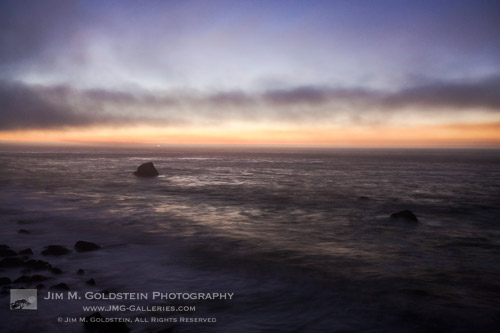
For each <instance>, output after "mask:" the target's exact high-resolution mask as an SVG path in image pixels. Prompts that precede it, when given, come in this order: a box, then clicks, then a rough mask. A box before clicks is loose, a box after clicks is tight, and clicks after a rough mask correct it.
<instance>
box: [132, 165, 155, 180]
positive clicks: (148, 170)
mask: <svg viewBox="0 0 500 333" xmlns="http://www.w3.org/2000/svg"><path fill="white" fill-rule="evenodd" d="M134 175H135V176H137V177H156V176H158V175H159V173H158V170H156V168H155V166H154V165H153V162H147V163H143V164H141V165H140V166H139V167H138V168H137V171H136V172H134Z"/></svg>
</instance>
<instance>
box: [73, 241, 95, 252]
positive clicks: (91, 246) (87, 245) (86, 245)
mask: <svg viewBox="0 0 500 333" xmlns="http://www.w3.org/2000/svg"><path fill="white" fill-rule="evenodd" d="M100 248H101V247H100V246H99V245H97V244H95V243H92V242H86V241H78V242H76V243H75V250H76V251H78V252H88V251H95V250H99V249H100Z"/></svg>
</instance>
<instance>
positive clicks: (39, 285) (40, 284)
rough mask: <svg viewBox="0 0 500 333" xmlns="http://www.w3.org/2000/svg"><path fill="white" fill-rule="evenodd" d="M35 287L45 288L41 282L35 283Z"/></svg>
mask: <svg viewBox="0 0 500 333" xmlns="http://www.w3.org/2000/svg"><path fill="white" fill-rule="evenodd" d="M35 288H36V289H44V288H45V285H44V284H43V283H39V284H37V285H36V287H35Z"/></svg>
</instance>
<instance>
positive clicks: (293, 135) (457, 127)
mask: <svg viewBox="0 0 500 333" xmlns="http://www.w3.org/2000/svg"><path fill="white" fill-rule="evenodd" d="M0 142H4V143H8V142H30V143H33V142H38V143H43V142H52V143H57V142H59V143H91V144H92V143H94V144H95V143H102V144H106V143H109V144H115V143H137V144H139V143H151V144H222V145H231V144H245V145H305V146H308V145H310V146H373V147H420V146H425V147H438V146H443V147H445V146H471V147H474V146H477V147H480V146H489V147H500V122H491V123H479V124H470V123H467V124H448V125H418V126H387V125H386V126H382V125H380V126H369V127H368V126H366V127H363V126H357V127H354V126H353V127H339V128H335V127H327V128H325V127H324V128H310V127H309V128H308V127H297V128H292V127H284V128H275V127H272V126H261V127H244V126H243V127H233V128H231V127H228V128H224V129H222V128H207V127H203V128H195V127H189V128H161V127H154V126H135V127H122V128H113V127H108V128H106V127H96V128H67V129H59V130H22V131H5V132H0Z"/></svg>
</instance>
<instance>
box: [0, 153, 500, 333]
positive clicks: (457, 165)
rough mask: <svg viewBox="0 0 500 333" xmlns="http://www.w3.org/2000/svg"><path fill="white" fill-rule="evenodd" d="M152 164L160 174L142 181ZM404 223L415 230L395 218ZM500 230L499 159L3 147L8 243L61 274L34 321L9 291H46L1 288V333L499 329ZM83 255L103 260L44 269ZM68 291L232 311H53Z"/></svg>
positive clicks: (3, 218)
mask: <svg viewBox="0 0 500 333" xmlns="http://www.w3.org/2000/svg"><path fill="white" fill-rule="evenodd" d="M149 161H152V162H153V163H154V165H155V166H156V168H157V169H158V171H159V172H160V176H159V177H156V178H152V179H144V178H138V177H135V176H133V175H132V173H133V172H134V171H135V170H136V169H137V167H138V166H139V165H140V164H141V163H144V162H149ZM405 209H409V210H411V211H412V212H414V213H415V215H416V216H417V217H418V220H419V222H418V223H411V222H407V221H402V220H396V221H395V220H391V219H390V218H389V216H390V215H391V213H394V212H397V211H401V210H405ZM499 217H500V150H494V149H490V150H486V149H485V150H479V149H476V150H472V149H471V150H464V149H319V148H318V149H313V148H309V149H306V148H250V147H244V148H235V147H231V148H223V147H220V148H216V147H167V148H165V147H153V148H97V147H93V148H88V147H87V148H85V147H42V148H40V147H39V148H27V147H7V146H4V147H0V223H1V225H2V228H1V231H0V235H1V239H0V244H6V245H8V246H9V247H10V248H11V249H13V250H15V251H20V250H22V249H25V248H31V249H32V250H33V252H34V254H33V255H32V256H31V257H33V258H35V259H42V260H47V261H49V262H50V263H51V264H52V265H54V266H58V267H60V268H61V270H62V271H63V273H62V274H53V273H51V272H42V273H39V274H43V275H45V276H46V278H47V280H46V281H44V282H43V284H44V288H41V289H40V290H39V291H38V293H39V302H38V310H37V311H36V314H34V315H33V314H32V315H30V316H29V317H27V316H26V315H23V314H21V315H20V314H18V313H12V311H10V310H9V309H8V299H9V294H8V289H10V288H20V287H25V288H34V284H33V283H31V284H30V283H24V284H23V283H22V282H18V283H14V282H13V283H11V284H8V285H5V286H3V287H2V288H3V289H2V292H3V293H2V294H1V295H0V303H1V304H4V305H2V307H1V308H0V317H1V319H2V320H1V321H0V331H5V332H7V331H9V332H26V331H30V330H32V331H54V332H59V331H60V332H68V331H75V332H80V331H81V332H84V328H83V325H82V324H80V323H60V322H58V318H60V317H64V318H66V317H75V316H81V315H83V316H86V315H89V314H90V312H89V313H86V312H85V311H84V310H83V309H82V306H84V305H114V304H128V305H130V304H132V305H144V306H146V305H147V306H150V305H158V306H160V305H174V306H193V307H195V308H196V310H194V311H191V310H189V309H188V310H183V311H177V312H176V311H174V312H168V313H165V312H162V313H158V312H149V311H147V310H144V309H142V310H141V311H110V312H105V311H104V310H102V311H100V312H101V314H102V315H103V316H104V317H120V318H131V319H134V318H137V317H140V318H144V321H143V322H131V323H128V324H127V325H128V327H129V328H130V329H131V330H132V332H160V331H161V332H167V331H169V330H170V331H173V332H339V333H340V332H433V331H435V332H491V331H494V330H497V329H498V328H499V327H500V279H499V277H500V264H499V263H500V218H499ZM20 229H25V230H27V231H28V232H29V234H24V233H19V230H20ZM78 240H86V241H91V242H95V243H97V244H99V245H100V246H102V248H101V249H100V250H98V251H92V252H85V253H78V252H76V251H73V252H72V253H70V254H68V255H64V256H58V257H48V256H43V255H42V254H41V251H42V250H43V248H44V247H45V246H47V245H51V244H54V245H62V246H65V247H67V248H68V249H73V245H74V243H75V242H76V241H78ZM78 269H83V270H84V271H85V274H84V275H83V276H82V275H79V274H76V272H77V270H78ZM22 274H28V275H30V274H37V273H34V272H33V271H29V270H26V269H25V268H24V269H23V268H22V267H21V268H9V267H7V268H5V267H4V268H0V277H7V278H9V279H11V280H12V281H14V280H15V279H16V278H17V277H19V276H20V275H22ZM90 278H93V279H94V280H95V282H96V285H95V286H91V285H88V284H86V280H88V279H90ZM60 282H64V283H66V284H67V285H68V286H69V288H70V290H71V291H78V292H79V293H81V294H82V295H83V293H85V292H89V291H91V292H101V291H105V292H106V293H108V292H111V293H112V294H116V293H125V292H141V293H146V294H148V295H149V296H151V295H152V293H153V292H157V291H161V292H168V293H193V294H196V295H198V294H199V293H201V294H203V293H219V294H223V293H226V294H227V293H232V294H233V296H232V298H231V299H212V300H210V299H192V298H190V299H170V300H153V299H151V297H149V299H148V300H141V301H137V300H125V301H122V300H120V302H118V301H116V300H99V301H96V300H87V299H82V300H62V301H61V300H43V299H40V295H45V293H46V292H47V291H50V289H49V287H50V286H51V285H55V284H57V283H60ZM152 317H162V318H175V319H176V320H174V319H171V322H168V323H165V322H163V323H158V322H152V321H151V318H152ZM181 317H182V318H185V319H186V318H209V319H211V320H212V322H201V321H198V322H196V321H194V322H185V321H180V318H181ZM26 318H29V320H27V319H26ZM213 319H215V322H213Z"/></svg>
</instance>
